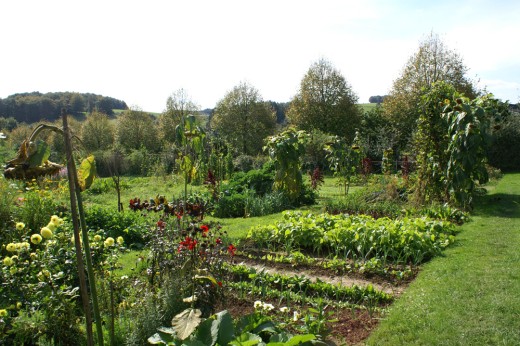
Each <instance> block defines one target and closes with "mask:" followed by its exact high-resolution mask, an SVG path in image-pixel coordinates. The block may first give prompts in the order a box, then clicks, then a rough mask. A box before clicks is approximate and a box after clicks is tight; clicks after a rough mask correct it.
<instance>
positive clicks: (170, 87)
mask: <svg viewBox="0 0 520 346" xmlns="http://www.w3.org/2000/svg"><path fill="white" fill-rule="evenodd" d="M432 32H433V33H435V34H437V35H439V37H440V38H441V40H442V41H443V42H444V43H445V44H446V45H447V46H448V48H449V49H452V50H454V51H456V52H457V53H458V54H459V55H460V56H461V57H462V59H463V61H464V64H465V65H466V66H467V67H468V68H469V72H468V76H469V77H470V78H472V79H474V80H475V81H478V86H479V87H480V88H486V90H487V91H489V92H492V93H493V94H494V95H495V96H496V97H497V98H500V99H502V100H504V101H505V100H509V101H510V102H512V103H517V102H519V101H520V44H519V41H518V40H519V37H520V1H517V0H458V1H452V0H437V1H431V0H427V1H422V0H386V1H384V0H363V1H361V0H360V1H353V0H320V1H307V0H296V1H292V0H262V1H258V0H237V1H230V0H218V1H217V0H189V1H188V0H184V1H177V0H169V1H168V0H148V1H134V0H125V1H119V0H88V1H85V0H65V1H61V0H48V1H41V0H18V1H2V2H1V3H0V38H1V40H0V45H1V49H0V98H6V97H7V96H9V95H12V94H15V93H22V92H32V91H39V92H42V93H46V92H59V91H70V92H90V93H94V94H100V95H104V96H110V97H114V98H117V99H120V100H124V101H125V102H126V103H127V104H128V105H129V106H131V107H136V108H140V109H142V110H145V111H150V112H162V111H164V109H165V108H166V100H167V98H168V96H170V95H171V94H173V93H174V92H175V91H177V90H179V89H181V88H182V89H184V90H185V91H186V93H187V94H188V95H189V97H190V98H191V99H192V100H193V101H194V102H195V103H196V104H198V105H199V107H200V108H201V109H204V108H213V107H215V105H216V104H217V102H218V101H219V100H221V99H222V98H224V96H225V95H226V93H227V92H229V91H230V90H232V89H233V87H235V86H237V85H239V84H240V83H241V82H247V83H249V84H250V85H251V86H253V87H255V88H256V89H258V91H259V93H260V95H261V96H262V98H263V99H264V100H266V101H267V100H272V101H276V102H288V101H290V100H291V99H292V97H293V96H294V95H295V94H296V93H297V92H298V89H299V85H300V82H301V80H302V78H303V77H304V75H305V73H306V72H307V71H308V69H309V67H310V66H311V64H312V63H314V62H316V61H318V60H319V59H322V58H323V59H326V60H328V61H329V62H330V63H331V64H332V65H333V66H334V67H335V68H336V69H337V70H339V71H340V72H341V73H342V75H343V76H344V77H345V79H346V80H347V82H348V83H349V84H350V86H351V87H352V89H353V91H354V92H355V93H356V94H357V96H358V97H359V102H360V103H366V102H368V98H369V97H370V96H372V95H385V94H387V93H388V92H389V91H390V89H391V87H392V82H393V81H394V80H395V79H396V78H398V77H399V75H400V73H401V71H402V69H403V67H404V65H405V64H406V62H407V60H408V59H409V58H410V57H411V56H412V55H413V54H414V53H415V52H416V51H417V49H418V47H419V43H420V42H421V41H422V40H424V39H425V38H426V37H427V36H428V35H429V34H430V33H432Z"/></svg>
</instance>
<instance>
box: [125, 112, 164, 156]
mask: <svg viewBox="0 0 520 346" xmlns="http://www.w3.org/2000/svg"><path fill="white" fill-rule="evenodd" d="M158 139H159V137H158V135H157V129H156V125H155V118H154V116H153V115H151V114H149V113H146V112H143V111H142V110H140V109H129V110H126V111H124V112H123V113H121V115H120V116H119V118H118V119H117V126H116V140H117V143H119V144H120V145H121V146H122V147H123V148H125V149H126V150H132V149H140V148H143V147H144V148H146V149H147V150H149V151H158V150H159V149H160V146H159V144H158Z"/></svg>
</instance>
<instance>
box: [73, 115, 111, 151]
mask: <svg viewBox="0 0 520 346" xmlns="http://www.w3.org/2000/svg"><path fill="white" fill-rule="evenodd" d="M114 133H115V129H114V125H113V123H112V122H111V121H110V120H109V119H108V116H107V115H106V114H104V113H101V112H92V113H90V114H89V115H88V116H87V119H86V120H85V122H84V123H83V125H82V126H81V133H80V138H81V140H82V142H83V145H84V146H85V148H86V149H87V150H88V151H90V152H94V151H98V150H106V149H108V148H110V147H111V146H112V144H113V143H114Z"/></svg>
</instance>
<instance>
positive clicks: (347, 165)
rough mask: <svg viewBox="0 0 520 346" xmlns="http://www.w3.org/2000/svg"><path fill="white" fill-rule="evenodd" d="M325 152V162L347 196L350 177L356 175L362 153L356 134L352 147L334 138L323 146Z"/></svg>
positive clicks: (342, 139) (338, 138)
mask: <svg viewBox="0 0 520 346" xmlns="http://www.w3.org/2000/svg"><path fill="white" fill-rule="evenodd" d="M325 150H326V151H327V153H328V154H327V160H328V161H329V164H330V167H331V169H332V170H333V171H334V176H335V177H338V178H339V179H340V180H339V181H340V183H341V184H342V185H343V191H344V194H345V195H347V194H348V190H349V188H350V182H351V180H352V177H353V176H355V175H356V174H357V171H358V168H359V166H360V165H361V157H362V153H361V148H360V147H359V136H358V133H357V132H356V137H355V138H354V141H353V142H352V145H348V143H347V141H346V140H345V139H344V138H342V137H338V136H336V137H334V139H333V140H332V142H331V143H330V144H327V145H326V146H325Z"/></svg>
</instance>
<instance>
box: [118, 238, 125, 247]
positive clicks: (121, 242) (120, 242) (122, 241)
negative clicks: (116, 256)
mask: <svg viewBox="0 0 520 346" xmlns="http://www.w3.org/2000/svg"><path fill="white" fill-rule="evenodd" d="M124 242H125V240H124V239H123V237H121V236H119V237H117V243H118V244H119V245H123V243H124Z"/></svg>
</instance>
